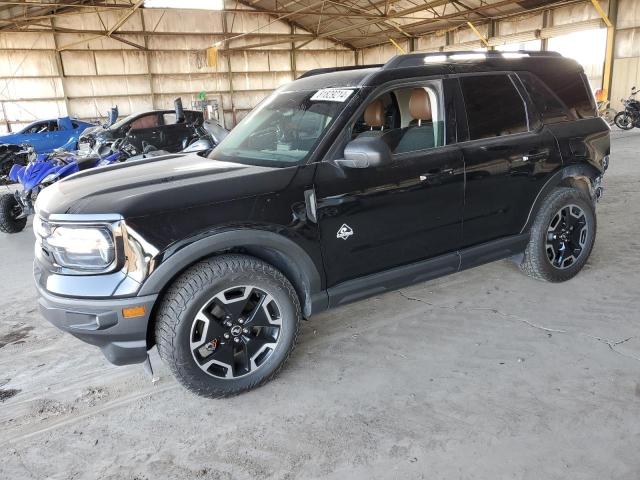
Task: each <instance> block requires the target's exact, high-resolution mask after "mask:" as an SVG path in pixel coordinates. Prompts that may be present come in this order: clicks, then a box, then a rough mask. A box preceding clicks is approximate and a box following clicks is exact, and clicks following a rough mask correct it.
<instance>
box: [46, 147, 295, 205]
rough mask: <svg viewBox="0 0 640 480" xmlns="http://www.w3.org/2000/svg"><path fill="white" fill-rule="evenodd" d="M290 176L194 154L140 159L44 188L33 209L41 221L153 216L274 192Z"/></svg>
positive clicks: (288, 170)
mask: <svg viewBox="0 0 640 480" xmlns="http://www.w3.org/2000/svg"><path fill="white" fill-rule="evenodd" d="M295 171H296V169H295V168H273V167H258V166H250V165H241V164H238V163H231V162H221V161H216V160H211V159H208V158H202V157H200V156H198V155H196V154H190V155H184V154H183V155H166V156H161V157H152V158H145V159H142V160H136V161H130V162H123V163H119V164H116V165H110V166H106V167H98V168H93V169H91V170H86V171H83V172H80V173H77V174H75V175H71V176H70V177H67V178H66V179H64V180H62V181H60V182H57V183H55V184H53V185H51V186H50V187H47V188H45V189H44V190H43V191H42V192H41V193H40V194H39V196H38V201H37V206H36V209H37V210H38V211H39V213H40V214H41V215H42V216H44V217H45V218H46V217H48V216H49V215H50V214H52V213H57V214H62V213H69V214H120V215H122V216H123V217H124V218H132V217H141V216H146V215H157V214H159V213H161V212H168V211H175V210H179V209H188V208H192V207H196V206H202V205H206V204H215V203H219V202H224V201H229V200H234V199H236V198H242V197H250V196H255V195H260V194H263V193H268V192H274V191H279V190H281V189H283V188H284V187H286V186H287V185H288V183H289V182H290V181H291V179H292V178H293V176H294V175H295Z"/></svg>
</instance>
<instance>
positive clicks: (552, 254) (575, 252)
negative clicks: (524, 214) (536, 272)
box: [545, 204, 589, 270]
mask: <svg viewBox="0 0 640 480" xmlns="http://www.w3.org/2000/svg"><path fill="white" fill-rule="evenodd" d="M588 236H589V226H588V223H587V217H586V215H585V213H584V210H582V208H580V207H579V206H577V205H574V204H572V205H566V206H564V207H562V208H561V209H560V210H558V211H557V212H556V214H555V215H554V216H553V218H552V219H551V222H550V223H549V227H548V228H547V242H546V245H545V249H546V252H547V258H548V259H549V262H550V263H551V265H553V266H554V267H555V268H558V269H560V270H564V269H566V268H569V267H571V266H572V265H574V264H575V263H576V261H577V260H578V258H579V257H580V255H581V254H582V252H583V250H584V247H585V245H586V243H587V238H588Z"/></svg>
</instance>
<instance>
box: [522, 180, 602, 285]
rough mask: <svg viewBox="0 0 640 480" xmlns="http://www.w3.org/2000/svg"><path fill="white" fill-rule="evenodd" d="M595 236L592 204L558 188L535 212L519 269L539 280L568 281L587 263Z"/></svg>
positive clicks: (572, 191) (576, 193)
mask: <svg viewBox="0 0 640 480" xmlns="http://www.w3.org/2000/svg"><path fill="white" fill-rule="evenodd" d="M595 236H596V216H595V208H594V204H593V202H592V201H591V200H590V199H589V198H587V197H586V196H585V194H584V193H582V192H581V191H580V190H577V189H575V188H558V189H556V190H554V191H553V192H551V194H550V195H549V196H548V197H547V199H546V200H545V202H544V204H543V205H542V208H541V209H540V211H539V212H538V216H537V217H536V219H535V222H534V224H533V227H532V228H531V239H530V240H529V244H528V245H527V249H526V250H525V254H524V260H523V262H522V264H521V265H520V268H521V269H522V270H523V271H524V272H525V273H526V274H527V275H529V276H531V277H534V278H537V279H539V280H546V281H548V282H563V281H566V280H569V279H570V278H573V277H574V276H575V275H577V274H578V272H579V271H580V270H582V267H583V266H584V264H585V263H586V262H587V259H588V258H589V255H590V254H591V249H592V248H593V244H594V241H595Z"/></svg>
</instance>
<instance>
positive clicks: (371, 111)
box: [364, 98, 384, 128]
mask: <svg viewBox="0 0 640 480" xmlns="http://www.w3.org/2000/svg"><path fill="white" fill-rule="evenodd" d="M364 123H365V124H367V126H369V127H372V128H383V127H384V105H383V104H382V100H381V99H380V98H379V99H377V100H374V101H373V102H371V103H370V104H369V105H368V106H367V108H366V110H365V111H364Z"/></svg>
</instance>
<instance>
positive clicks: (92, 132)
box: [80, 125, 108, 138]
mask: <svg viewBox="0 0 640 480" xmlns="http://www.w3.org/2000/svg"><path fill="white" fill-rule="evenodd" d="M106 131H108V130H107V129H106V128H104V127H103V126H102V125H95V126H92V127H89V128H85V129H84V130H83V131H82V133H81V134H80V138H83V137H86V136H89V135H95V134H98V133H100V132H106Z"/></svg>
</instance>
